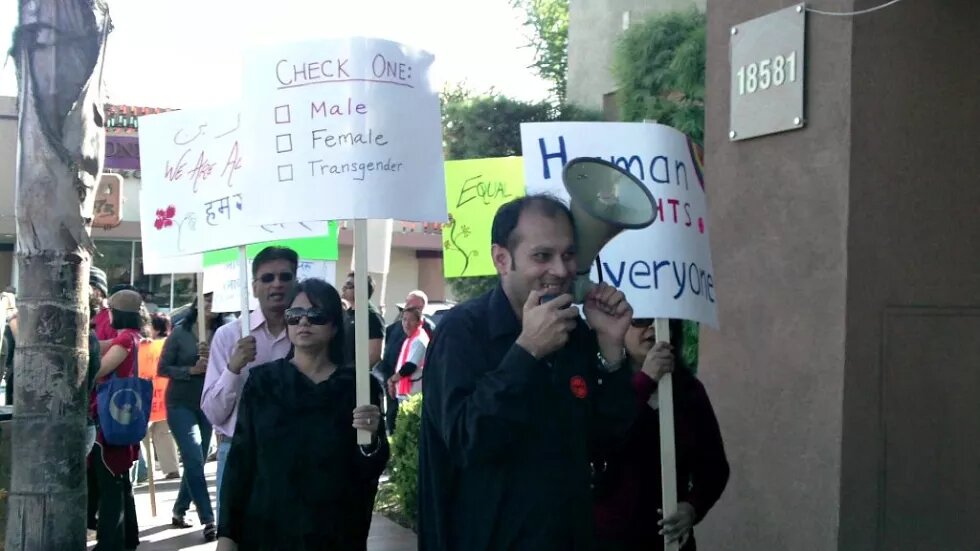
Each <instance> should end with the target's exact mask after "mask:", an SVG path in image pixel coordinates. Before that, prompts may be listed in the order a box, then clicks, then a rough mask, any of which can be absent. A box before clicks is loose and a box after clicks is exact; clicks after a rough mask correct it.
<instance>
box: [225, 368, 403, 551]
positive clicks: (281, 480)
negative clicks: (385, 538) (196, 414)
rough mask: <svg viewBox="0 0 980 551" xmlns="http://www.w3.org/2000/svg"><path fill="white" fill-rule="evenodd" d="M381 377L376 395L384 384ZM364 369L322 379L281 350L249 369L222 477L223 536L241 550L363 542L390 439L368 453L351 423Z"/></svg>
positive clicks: (309, 550) (346, 548)
mask: <svg viewBox="0 0 980 551" xmlns="http://www.w3.org/2000/svg"><path fill="white" fill-rule="evenodd" d="M371 381H372V393H371V401H372V403H374V404H375V405H377V404H379V403H380V400H381V388H380V387H379V386H378V384H377V382H376V381H374V379H373V378H372V379H371ZM354 404H355V391H354V370H353V369H352V368H339V369H337V371H336V372H334V374H333V375H332V376H331V377H330V378H329V379H327V380H326V381H323V382H321V383H319V384H314V383H313V381H311V380H310V379H308V378H307V377H306V376H305V375H303V374H302V373H300V371H299V370H298V369H297V368H296V367H295V366H294V365H292V363H291V362H289V360H286V359H281V360H276V361H274V362H270V363H267V364H263V365H261V366H256V367H253V368H252V369H251V370H250V371H249V376H248V380H247V381H246V382H245V388H244V389H243V390H242V397H241V404H240V405H239V410H238V421H237V424H236V425H235V437H234V438H233V439H232V444H231V451H230V452H229V454H228V463H227V465H226V466H225V472H224V475H223V478H222V484H223V486H222V490H221V503H220V506H219V510H220V511H221V515H220V518H219V522H218V536H220V537H229V538H231V539H233V540H235V541H236V542H237V543H238V549H239V550H240V551H249V550H256V551H279V550H290V551H320V550H323V551H327V550H329V551H362V550H364V549H365V548H366V545H367V536H368V530H369V528H370V526H371V513H372V509H373V506H374V496H375V494H376V492H377V488H378V477H379V476H380V475H381V471H382V470H384V467H385V464H386V463H387V461H388V442H387V439H386V438H385V435H384V431H381V432H380V433H379V438H380V440H379V444H378V445H379V448H378V450H377V452H376V453H374V454H373V455H371V456H369V457H367V456H365V455H364V454H363V453H362V451H361V449H360V448H359V446H358V445H357V440H356V436H355V430H354V429H353V428H352V427H351V423H352V420H353V410H354Z"/></svg>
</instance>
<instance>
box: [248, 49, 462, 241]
mask: <svg viewBox="0 0 980 551" xmlns="http://www.w3.org/2000/svg"><path fill="white" fill-rule="evenodd" d="M432 61H433V57H432V56H431V55H430V54H428V53H425V52H422V51H418V50H413V49H411V48H408V47H406V46H403V45H401V44H398V43H395V42H390V41H387V40H376V39H369V38H344V39H333V40H323V41H317V42H307V43H297V44H287V45H282V46H264V47H262V48H261V49H256V50H254V51H252V52H250V53H249V54H248V55H247V57H246V60H245V81H244V85H243V94H244V100H243V101H244V105H245V106H246V109H244V110H243V113H242V116H243V123H244V124H245V126H246V127H247V128H248V129H249V131H250V132H252V133H253V134H254V141H255V144H256V148H257V149H256V154H257V155H256V156H257V158H256V160H255V163H256V168H257V174H258V177H257V178H255V179H249V180H248V181H247V182H246V183H245V191H244V195H245V198H246V199H247V200H246V202H245V205H244V212H245V214H246V215H247V216H248V217H249V219H251V220H253V221H254V223H258V224H270V223H282V222H301V221H304V220H340V219H379V218H381V219H383V218H395V219H399V220H412V221H441V220H445V219H446V205H445V194H444V193H443V189H442V182H443V172H442V169H443V167H442V133H441V116H440V111H439V97H438V93H437V90H436V88H435V87H434V85H433V82H431V81H430V78H429V68H430V66H431V65H432ZM270 187H272V188H274V189H275V190H276V192H275V193H269V189H270ZM297 198H301V199H299V200H298V199H297ZM314 198H315V199H316V200H313V199H314Z"/></svg>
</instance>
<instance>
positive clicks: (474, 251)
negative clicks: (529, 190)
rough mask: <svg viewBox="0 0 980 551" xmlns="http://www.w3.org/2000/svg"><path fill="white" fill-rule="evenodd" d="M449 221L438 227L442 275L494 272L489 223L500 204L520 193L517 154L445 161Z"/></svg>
mask: <svg viewBox="0 0 980 551" xmlns="http://www.w3.org/2000/svg"><path fill="white" fill-rule="evenodd" d="M445 172H446V204H447V206H448V207H449V224H448V225H447V226H445V227H443V230H442V239H443V243H442V251H443V253H442V254H443V274H444V275H445V276H446V277H468V276H487V275H496V274H497V270H496V269H495V268H494V267H493V259H492V257H491V255H490V226H491V225H492V223H493V217H494V214H496V212H497V209H498V208H500V205H502V204H504V203H506V202H508V201H511V200H512V199H515V198H517V197H520V196H522V195H524V163H523V162H522V160H521V158H520V157H496V158H489V159H471V160H466V161H447V162H446V168H445Z"/></svg>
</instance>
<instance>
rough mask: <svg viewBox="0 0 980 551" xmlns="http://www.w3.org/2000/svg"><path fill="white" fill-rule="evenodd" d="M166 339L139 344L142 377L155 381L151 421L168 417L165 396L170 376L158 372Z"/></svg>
mask: <svg viewBox="0 0 980 551" xmlns="http://www.w3.org/2000/svg"><path fill="white" fill-rule="evenodd" d="M164 342H165V339H159V340H153V341H143V342H141V343H140V346H139V352H138V354H139V370H140V373H139V375H140V377H141V378H143V379H147V380H149V381H151V382H152V383H153V403H152V404H151V406H150V422H151V423H153V422H156V421H163V420H165V419H166V418H167V405H166V402H165V400H164V398H165V397H166V395H167V385H169V384H170V379H169V378H168V377H162V376H160V374H159V373H157V366H158V364H159V363H160V355H161V354H162V353H163V343H164Z"/></svg>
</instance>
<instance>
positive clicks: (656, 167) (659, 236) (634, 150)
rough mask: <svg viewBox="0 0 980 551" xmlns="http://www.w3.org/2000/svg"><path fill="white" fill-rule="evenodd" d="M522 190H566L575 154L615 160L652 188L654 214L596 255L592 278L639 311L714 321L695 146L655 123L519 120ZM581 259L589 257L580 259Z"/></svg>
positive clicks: (712, 284) (704, 209) (560, 193)
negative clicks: (566, 174) (619, 292)
mask: <svg viewBox="0 0 980 551" xmlns="http://www.w3.org/2000/svg"><path fill="white" fill-rule="evenodd" d="M521 146H522V148H523V151H524V174H525V178H526V183H527V192H528V193H537V192H550V193H554V194H556V195H558V196H559V197H563V198H566V199H567V198H568V193H567V192H566V191H565V186H564V185H563V183H562V177H561V175H562V169H563V167H564V166H565V164H566V163H568V162H569V161H570V160H572V159H574V158H576V157H597V158H600V159H604V160H607V161H609V162H611V163H614V164H617V165H619V166H621V167H623V168H624V169H626V170H628V171H629V172H630V173H631V174H632V175H633V176H636V178H637V179H639V180H640V181H641V182H643V183H644V184H645V185H646V187H647V189H649V190H650V193H651V194H652V195H653V199H654V207H655V209H656V218H655V221H654V223H653V224H652V225H650V226H648V227H646V228H644V229H642V230H627V231H624V232H623V233H621V234H620V235H618V236H617V237H616V238H614V239H613V240H612V241H610V242H609V243H608V244H607V245H606V246H605V248H603V249H602V252H601V253H600V255H599V260H600V262H599V264H600V268H599V269H600V270H601V273H596V268H595V267H594V266H593V273H592V278H593V281H598V279H597V278H600V277H601V278H602V280H603V281H606V282H608V283H610V284H611V285H613V286H615V287H618V288H619V289H620V290H622V291H623V292H624V293H625V294H626V297H627V298H628V299H629V301H630V304H632V306H633V310H634V312H635V313H636V315H637V316H638V317H647V318H651V317H658V318H679V319H689V320H695V321H699V322H702V323H706V324H708V325H711V326H713V327H717V326H718V313H717V294H716V292H715V274H714V268H712V264H711V249H710V246H709V239H708V205H707V198H706V195H705V192H704V179H703V177H702V168H701V155H700V149H699V148H698V147H697V146H696V145H695V144H694V143H692V142H691V141H690V140H689V139H688V138H687V137H686V136H684V134H682V133H681V132H679V131H677V130H675V129H673V128H670V127H669V126H663V125H659V124H647V123H610V122H571V123H559V122H553V123H525V124H522V125H521ZM585 261H588V259H586V260H585Z"/></svg>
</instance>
